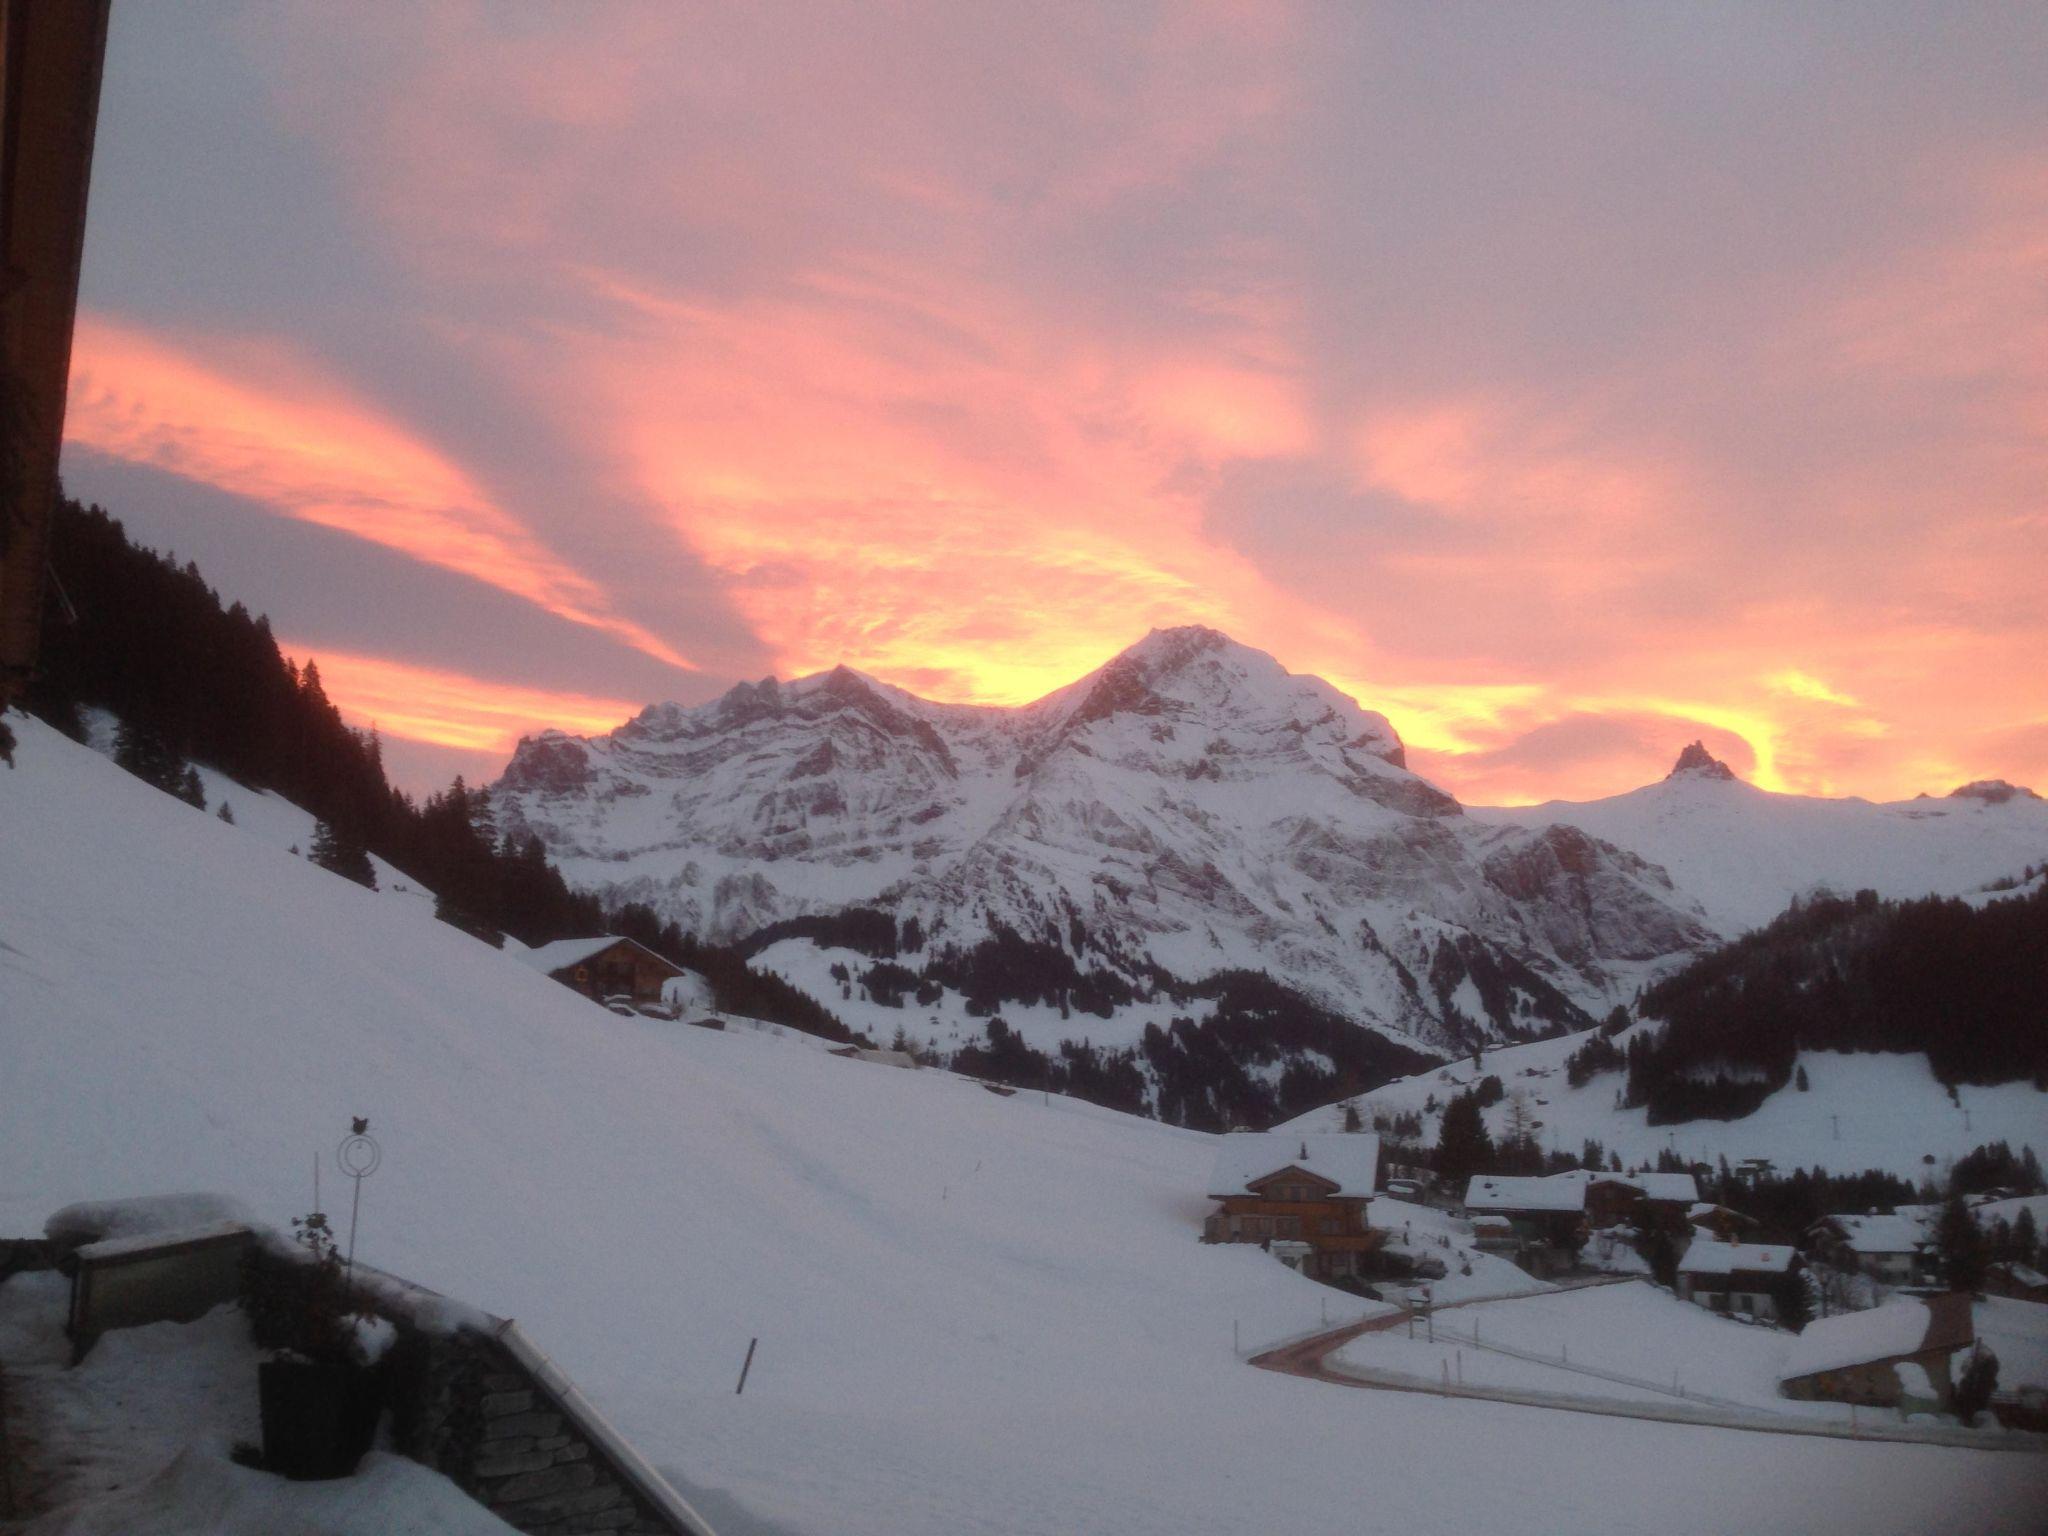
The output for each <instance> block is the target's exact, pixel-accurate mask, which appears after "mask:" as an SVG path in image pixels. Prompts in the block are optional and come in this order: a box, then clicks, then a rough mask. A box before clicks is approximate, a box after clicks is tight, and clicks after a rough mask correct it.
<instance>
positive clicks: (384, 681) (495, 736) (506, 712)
mask: <svg viewBox="0 0 2048 1536" xmlns="http://www.w3.org/2000/svg"><path fill="white" fill-rule="evenodd" d="M281 648H282V649H284V650H285V651H287V652H297V653H298V654H300V655H308V656H312V657H313V659H314V660H316V661H317V662H318V663H319V666H320V681H321V685H322V686H323V688H324V689H325V690H326V693H327V696H328V698H330V699H332V700H333V701H334V704H335V707H336V708H338V709H339V710H341V712H342V713H343V714H344V715H346V716H347V717H348V718H349V719H350V720H352V721H354V722H355V723H357V724H358V725H362V726H372V725H374V726H375V727H377V729H378V730H379V731H380V732H381V733H383V734H384V735H386V736H396V737H400V738H402V739H404V740H407V741H421V742H426V743H428V744H430V745H433V746H437V747H451V748H455V749H458V750H461V751H468V752H498V753H505V752H510V751H511V750H512V748H513V747H514V746H515V745H516V744H517V743H518V740H519V738H520V737H521V736H523V735H530V734H532V733H533V732H535V731H540V730H545V729H547V728H549V727H554V728H556V729H559V730H564V731H569V732H573V733H575V734H577V735H594V734H599V733H602V732H605V731H609V730H611V729H612V728H613V727H614V726H616V725H618V724H619V723H620V722H621V721H623V720H627V719H629V718H631V717H632V716H633V715H635V714H637V713H638V712H639V708H640V706H639V705H637V704H632V703H629V702H627V701H626V700H624V699H605V698H594V697H592V696H591V695H589V694H582V693H554V692H549V691H547V690H544V689H539V688H524V687H520V686H518V685H517V684H511V683H498V682H491V681H488V680H486V679H484V678H478V677H468V676H465V675H464V674H462V673H460V672H448V671H443V670H441V669H439V668H434V667H421V666H415V665H413V664H411V663H410V662H402V661H394V660H392V659H391V658H389V657H385V656H362V655H352V654H349V653H348V652H344V651H328V650H322V651H318V652H317V653H316V652H315V650H314V648H313V647H311V646H294V645H292V644H290V643H289V642H284V643H283V644H282V646H281Z"/></svg>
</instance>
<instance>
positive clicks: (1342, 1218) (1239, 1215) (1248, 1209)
mask: <svg viewBox="0 0 2048 1536" xmlns="http://www.w3.org/2000/svg"><path fill="white" fill-rule="evenodd" d="M1379 1162H1380V1142H1379V1138H1378V1137H1377V1136H1368V1135H1362V1134H1356V1133H1345V1132H1331V1133H1324V1134H1319V1135H1298V1134H1295V1135H1290V1134H1282V1133H1280V1132H1277V1131H1265V1132H1246V1131H1240V1132H1236V1133H1233V1134H1231V1135H1228V1136H1225V1137H1223V1138H1222V1139H1221V1141H1220V1142H1219V1143H1218V1146H1217V1150H1216V1166H1215V1168H1214V1170H1213V1171H1212V1172H1211V1174H1210V1176H1209V1198H1210V1199H1212V1200H1214V1201H1216V1202H1217V1207H1216V1210H1215V1212H1214V1213H1213V1214H1212V1215H1211V1216H1210V1217H1209V1218H1208V1220H1207V1221H1206V1222H1204V1223H1203V1225H1202V1241H1203V1242H1205V1243H1259V1244H1261V1245H1262V1246H1265V1247H1267V1248H1268V1249H1269V1250H1271V1251H1275V1252H1280V1253H1283V1254H1285V1255H1287V1256H1288V1257H1289V1258H1290V1259H1291V1261H1292V1267H1294V1268H1297V1269H1299V1270H1300V1271H1301V1272H1302V1273H1303V1274H1305V1275H1307V1276H1308V1277H1309V1278H1311V1279H1314V1280H1339V1279H1355V1278H1357V1277H1358V1276H1359V1275H1360V1273H1361V1272H1362V1268H1363V1265H1364V1261H1365V1258H1366V1256H1367V1255H1368V1254H1370V1253H1372V1252H1373V1251H1374V1250H1375V1249H1377V1248H1378V1247H1379V1246H1380V1245H1381V1244H1382V1243H1383V1242H1385V1241H1386V1234H1385V1233H1384V1232H1379V1231H1375V1230H1373V1228H1372V1227H1371V1226H1370V1225H1368V1223H1367V1221H1366V1209H1367V1207H1368V1206H1369V1205H1370V1203H1371V1201H1372V1194H1373V1183H1374V1181H1375V1180H1376V1179H1377V1178H1378V1176H1379ZM1283 1245H1286V1246H1283ZM1294 1245H1304V1246H1302V1247H1297V1246H1294Z"/></svg>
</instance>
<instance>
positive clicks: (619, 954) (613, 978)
mask: <svg viewBox="0 0 2048 1536" xmlns="http://www.w3.org/2000/svg"><path fill="white" fill-rule="evenodd" d="M519 958H520V959H521V960H524V961H525V962H526V963H527V964H528V965H530V966H532V967H533V968H534V969H535V970H537V971H543V972H545V973H546V974H548V975H550V976H552V977H554V978H555V980H557V981H559V982H560V983H561V984H562V985H563V986H565V987H568V988H570V989H571V990H572V991H576V992H581V993H582V994H583V995H584V996H585V997H587V998H589V999H590V1000H591V1001H592V1002H596V1003H604V1002H611V1001H613V1000H615V999H623V1000H625V1001H627V1002H632V1003H659V1002H660V1001H661V990H662V988H663V987H664V986H666V985H667V984H668V983H669V982H670V981H672V980H673V979H675V978H676V977H678V976H685V975H688V974H689V973H688V972H686V971H685V970H684V969H683V968H682V967H681V966H679V965H672V964H670V963H669V962H668V961H666V960H664V959H662V958H661V956H659V955H657V954H656V953H655V952H654V951H653V950H651V949H649V948H647V947H646V946H645V945H644V944H639V943H636V942H635V941H633V940H632V939H622V938H619V937H618V936H617V935H615V934H601V935H599V936H597V937H595V938H589V939H557V940H555V941H554V943H552V944H543V945H541V946H540V947H539V948H538V949H529V950H527V951H526V952H525V953H524V954H522V955H520V957H519Z"/></svg>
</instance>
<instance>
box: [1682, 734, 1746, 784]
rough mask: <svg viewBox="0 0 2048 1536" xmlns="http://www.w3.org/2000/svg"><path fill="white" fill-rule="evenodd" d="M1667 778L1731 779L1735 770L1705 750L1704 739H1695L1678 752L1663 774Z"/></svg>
mask: <svg viewBox="0 0 2048 1536" xmlns="http://www.w3.org/2000/svg"><path fill="white" fill-rule="evenodd" d="M1664 777H1665V778H1666V779H1667V780H1670V779H1676V778H1680V777H1686V778H1695V779H1723V780H1728V781H1731V782H1732V781H1733V780H1734V778H1735V770H1734V769H1733V768H1730V767H1729V766H1728V765H1727V764H1726V763H1724V762H1722V761H1721V759H1719V758H1718V757H1716V756H1714V754H1713V753H1711V752H1709V751H1708V750H1707V744H1706V743H1705V742H1704V741H1695V742H1694V743H1693V744H1692V745H1691V746H1689V747H1687V748H1686V749H1685V750H1684V751H1683V752H1681V753H1679V754H1678V761H1677V762H1676V763H1674V764H1673V765H1672V768H1671V771H1670V772H1669V773H1667V774H1665V775H1664Z"/></svg>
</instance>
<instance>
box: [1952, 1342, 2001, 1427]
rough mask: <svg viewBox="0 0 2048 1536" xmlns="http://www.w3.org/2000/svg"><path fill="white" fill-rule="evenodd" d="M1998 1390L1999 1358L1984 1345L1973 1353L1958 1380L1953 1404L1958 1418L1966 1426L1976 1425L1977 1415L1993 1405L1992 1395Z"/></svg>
mask: <svg viewBox="0 0 2048 1536" xmlns="http://www.w3.org/2000/svg"><path fill="white" fill-rule="evenodd" d="M1997 1390H1998V1356H1996V1355H1994V1354H1993V1353H1991V1351H1990V1350H1988V1349H1986V1348H1985V1347H1984V1346H1983V1345H1982V1344H1979V1345H1978V1346H1977V1347H1976V1349H1974V1350H1973V1351H1971V1354H1970V1363H1969V1364H1968V1365H1966V1366H1964V1367H1963V1374H1962V1375H1961V1376H1960V1377H1958V1378H1957V1379H1956V1390H1955V1396H1954V1398H1953V1400H1952V1401H1953V1404H1954V1407H1955V1410H1956V1417H1957V1418H1959V1419H1961V1420H1962V1421H1963V1423H1965V1424H1975V1423H1976V1422H1977V1415H1978V1414H1980V1413H1982V1412H1983V1411H1984V1410H1985V1408H1986V1407H1988V1406H1989V1405H1990V1403H1991V1394H1992V1393H1993V1392H1996V1391H1997Z"/></svg>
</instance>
